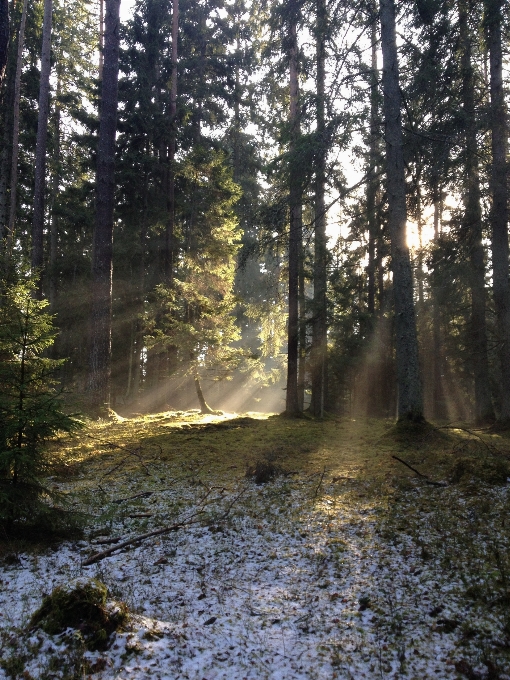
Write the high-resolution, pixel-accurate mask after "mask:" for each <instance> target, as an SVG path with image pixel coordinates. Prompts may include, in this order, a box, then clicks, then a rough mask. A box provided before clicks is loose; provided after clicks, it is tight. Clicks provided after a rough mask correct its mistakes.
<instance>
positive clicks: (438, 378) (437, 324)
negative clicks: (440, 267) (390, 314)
mask: <svg viewBox="0 0 510 680" xmlns="http://www.w3.org/2000/svg"><path fill="white" fill-rule="evenodd" d="M440 195H441V186H440V185H439V181H438V180H437V179H436V183H435V186H434V199H433V200H434V241H435V243H436V244H437V243H438V241H439V234H440V226H441V199H440ZM437 298H438V291H437V290H436V289H433V290H432V348H433V350H432V360H433V364H434V365H433V369H432V372H433V388H432V396H433V399H432V417H433V418H434V419H435V420H443V419H444V418H447V417H448V410H447V407H446V403H445V395H444V379H443V368H444V366H443V362H444V356H443V345H442V342H441V312H440V309H439V302H438V299H437Z"/></svg>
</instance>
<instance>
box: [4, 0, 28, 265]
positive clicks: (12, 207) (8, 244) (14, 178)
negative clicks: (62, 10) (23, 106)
mask: <svg viewBox="0 0 510 680" xmlns="http://www.w3.org/2000/svg"><path fill="white" fill-rule="evenodd" d="M27 9H28V0H23V8H22V11H21V19H20V26H19V31H18V45H17V57H16V75H15V77H14V101H13V123H12V152H11V154H12V155H11V184H10V196H9V218H8V225H7V232H5V231H3V230H2V232H1V233H0V237H2V238H4V239H5V257H6V259H8V258H9V256H10V253H11V248H12V243H13V239H14V225H15V222H16V189H17V182H18V157H19V108H20V99H21V71H22V68H23V47H24V45H25V26H26V22H27ZM0 229H3V225H2V224H0Z"/></svg>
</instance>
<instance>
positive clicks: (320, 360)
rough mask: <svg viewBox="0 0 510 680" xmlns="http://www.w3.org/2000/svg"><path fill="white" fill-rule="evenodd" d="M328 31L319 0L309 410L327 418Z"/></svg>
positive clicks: (322, 1)
mask: <svg viewBox="0 0 510 680" xmlns="http://www.w3.org/2000/svg"><path fill="white" fill-rule="evenodd" d="M326 28H327V10H326V2H325V0H317V25H316V38H315V41H316V59H317V159H316V166H315V234H314V263H313V317H312V349H311V353H310V365H311V374H312V376H311V377H312V401H311V404H310V411H311V413H312V415H314V416H315V417H316V418H322V417H323V416H324V401H325V399H324V389H325V380H324V376H325V373H326V357H327V298H326V294H327V258H328V251H327V237H326V202H325V192H326V154H327V149H326V89H325V88H326V86H325V83H326Z"/></svg>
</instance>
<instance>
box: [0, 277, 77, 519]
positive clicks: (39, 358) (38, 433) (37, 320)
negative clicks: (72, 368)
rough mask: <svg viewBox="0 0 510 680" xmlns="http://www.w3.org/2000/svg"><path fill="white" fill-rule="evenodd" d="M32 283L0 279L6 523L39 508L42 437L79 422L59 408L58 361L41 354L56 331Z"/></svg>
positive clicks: (2, 514) (0, 498)
mask: <svg viewBox="0 0 510 680" xmlns="http://www.w3.org/2000/svg"><path fill="white" fill-rule="evenodd" d="M34 289H35V283H34V280H30V279H24V278H20V280H19V281H17V282H15V283H6V281H5V280H4V281H2V282H1V283H0V521H2V522H6V523H8V524H9V523H12V522H13V521H14V520H27V519H33V518H34V516H36V515H37V514H39V513H40V512H41V510H43V509H44V505H43V504H42V502H41V495H42V494H43V493H46V491H47V490H46V489H45V488H44V486H43V484H42V482H41V475H43V474H44V473H47V471H48V468H49V464H50V461H49V458H48V454H47V452H46V451H45V449H44V443H45V442H46V441H47V440H48V439H50V438H51V437H53V436H54V435H55V434H56V433H57V432H59V431H63V432H71V431H72V430H75V429H76V428H78V427H80V422H79V421H78V420H76V418H74V417H72V416H69V415H66V414H65V413H64V411H63V410H62V402H61V399H60V397H59V393H58V391H57V390H56V378H55V371H56V370H57V369H58V368H59V367H60V366H61V364H62V363H63V362H62V361H57V360H54V359H49V358H48V357H47V356H45V355H46V353H47V350H48V349H49V348H50V347H51V346H52V344H53V342H54V339H55V335H56V331H55V329H54V328H53V319H52V317H51V316H50V315H49V314H48V313H47V312H46V311H45V308H46V306H47V305H48V302H47V301H39V300H36V299H35V298H34Z"/></svg>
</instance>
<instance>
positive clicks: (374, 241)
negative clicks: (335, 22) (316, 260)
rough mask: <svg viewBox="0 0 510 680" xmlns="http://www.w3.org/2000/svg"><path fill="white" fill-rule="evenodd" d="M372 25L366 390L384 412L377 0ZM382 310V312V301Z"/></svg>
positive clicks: (370, 408)
mask: <svg viewBox="0 0 510 680" xmlns="http://www.w3.org/2000/svg"><path fill="white" fill-rule="evenodd" d="M371 11H372V26H371V43H372V54H371V72H370V138H369V156H368V173H367V174H368V177H367V222H368V265H367V277H368V290H367V312H368V316H369V319H368V324H369V328H368V332H369V334H370V340H371V343H370V346H371V351H370V353H369V355H368V357H367V380H368V386H370V387H368V388H367V393H366V413H367V415H368V416H378V415H380V413H381V394H380V391H381V373H382V362H383V352H382V350H383V343H382V340H381V339H382V328H381V325H380V324H379V327H378V329H377V336H376V335H375V329H376V292H377V272H378V271H379V272H381V269H382V268H381V259H382V258H381V253H380V252H379V250H380V241H381V240H382V239H381V228H380V220H379V214H378V209H377V198H378V194H379V179H378V177H377V164H378V157H379V126H380V118H379V70H378V63H377V47H378V43H379V36H378V34H377V4H376V0H373V2H372V6H371ZM379 312H380V313H381V314H382V303H381V304H379Z"/></svg>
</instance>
